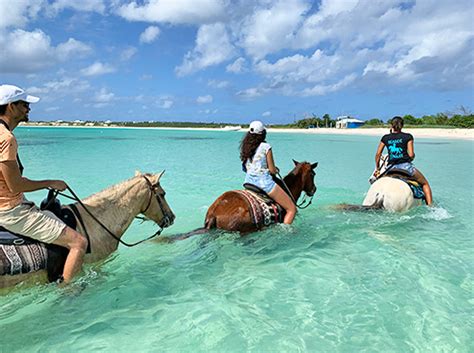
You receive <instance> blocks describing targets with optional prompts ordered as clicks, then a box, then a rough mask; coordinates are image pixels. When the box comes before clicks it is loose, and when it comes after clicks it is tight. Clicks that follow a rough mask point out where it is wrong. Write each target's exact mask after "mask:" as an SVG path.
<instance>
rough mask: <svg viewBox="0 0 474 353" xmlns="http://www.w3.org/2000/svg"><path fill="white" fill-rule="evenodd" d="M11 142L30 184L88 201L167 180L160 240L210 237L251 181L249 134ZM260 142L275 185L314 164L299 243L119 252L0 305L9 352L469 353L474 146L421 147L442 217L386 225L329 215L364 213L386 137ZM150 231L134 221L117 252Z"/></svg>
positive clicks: (55, 135) (286, 233)
mask: <svg viewBox="0 0 474 353" xmlns="http://www.w3.org/2000/svg"><path fill="white" fill-rule="evenodd" d="M15 133H16V135H17V138H18V141H19V145H20V154H21V157H22V161H23V164H24V165H25V176H27V177H29V178H32V179H46V178H60V179H64V180H66V182H68V184H69V185H70V186H71V187H72V188H73V189H74V190H75V191H76V193H77V194H79V195H80V196H81V197H85V196H88V195H90V194H92V193H95V192H98V191H100V190H102V189H104V188H106V187H108V186H109V185H112V184H115V183H118V182H120V181H122V180H124V179H128V178H130V177H132V176H133V175H134V173H135V170H140V171H142V172H159V171H161V170H164V169H165V170H166V173H165V174H164V176H163V178H162V186H163V188H164V189H165V190H166V192H167V195H166V198H167V201H168V203H169V204H170V206H171V208H172V209H173V211H174V213H175V214H176V217H177V218H176V221H175V224H174V225H173V226H172V227H170V228H167V229H166V230H165V231H164V233H163V236H171V235H173V234H178V233H183V232H187V231H190V230H193V229H196V228H199V227H201V226H202V225H203V221H204V216H205V214H206V210H207V208H208V207H209V206H210V204H211V203H212V202H213V201H214V200H215V199H216V198H217V197H218V196H219V195H220V194H221V193H223V192H224V191H227V190H230V189H236V188H240V187H241V185H242V182H243V178H244V175H243V173H242V171H241V166H240V162H239V151H238V147H239V141H240V139H241V138H242V136H243V133H241V132H223V131H183V130H155V129H111V128H109V129H97V128H91V129H88V128H80V129H79V128H28V127H20V128H18V129H17V130H15ZM267 141H268V142H269V143H270V144H271V145H272V146H273V150H274V155H275V160H276V164H277V165H278V166H279V167H280V170H281V172H282V175H284V174H286V173H287V172H288V171H290V169H291V168H292V166H293V162H292V159H296V160H298V161H303V160H305V161H309V162H319V166H318V168H317V170H316V171H317V175H316V181H317V185H318V192H317V194H316V196H315V198H314V200H313V204H312V205H311V206H310V207H309V208H307V209H305V210H301V211H300V212H299V214H298V215H297V218H296V221H295V223H294V225H293V226H292V227H291V228H290V229H287V228H285V227H281V226H275V227H272V228H269V229H267V230H265V231H261V232H257V233H254V234H252V235H249V236H246V237H243V238H240V237H239V236H238V235H236V234H232V233H212V234H204V235H197V236H195V237H192V238H189V239H187V240H183V241H180V242H176V243H173V244H160V243H154V242H153V241H151V242H147V243H144V244H141V245H139V246H137V247H134V248H125V247H122V246H121V247H119V249H118V251H117V252H116V253H115V254H113V255H112V256H110V257H109V258H108V259H107V260H106V261H104V262H103V263H101V264H95V265H92V266H87V267H86V268H85V274H84V275H83V276H82V277H81V278H80V279H79V280H78V282H79V283H77V284H75V285H72V286H71V287H72V289H70V290H68V289H60V288H57V286H56V285H53V284H50V285H42V286H37V287H29V288H25V287H23V286H19V287H18V288H16V289H14V290H12V291H10V292H8V293H5V294H3V295H1V296H0V332H1V333H0V352H71V351H79V352H130V351H134V352H473V351H474V345H473V337H474V327H473V326H474V325H473V314H474V312H473V304H474V299H473V288H474V286H473V284H474V277H473V274H474V271H473V264H474V261H473V258H474V247H473V234H474V229H473V228H474V227H473V216H474V212H473V208H474V205H473V196H474V195H473V190H474V187H473V180H474V178H473V176H474V157H473V156H474V154H473V152H474V150H473V145H474V144H473V142H472V141H463V140H449V139H417V138H416V134H415V152H416V156H417V158H416V163H415V164H416V166H417V167H419V168H420V169H421V170H422V172H423V173H424V174H425V175H426V177H427V178H428V180H429V181H430V183H431V185H432V188H433V195H434V200H435V203H436V207H434V208H431V209H429V208H426V207H419V208H416V209H413V210H411V211H409V212H407V213H404V214H390V213H383V212H372V213H357V212H342V211H337V210H335V209H333V208H332V207H331V206H333V205H335V204H338V203H354V204H357V203H361V202H362V200H363V198H364V194H365V193H366V191H367V190H368V187H369V184H368V182H367V179H368V177H369V175H370V174H371V172H372V170H373V165H374V162H373V159H374V154H375V150H376V147H377V144H378V141H379V138H378V137H368V136H367V137H365V136H342V135H339V136H334V135H311V134H290V133H273V134H269V135H268V137H267ZM45 195H46V192H45V191H41V192H35V193H31V194H29V198H30V199H32V200H34V201H37V202H39V201H41V199H43V198H44V197H45ZM63 203H67V200H63ZM155 229H156V228H155V227H154V226H153V225H152V224H151V223H144V224H140V223H139V222H137V223H134V224H133V225H132V227H131V228H130V229H129V230H128V232H127V233H126V234H125V237H124V239H125V240H128V241H133V240H138V239H140V238H142V237H145V236H147V235H149V234H151V233H152V232H153V231H154V230H155ZM74 286H76V287H74ZM78 286H79V287H80V288H81V290H75V289H74V288H76V289H77V287H78Z"/></svg>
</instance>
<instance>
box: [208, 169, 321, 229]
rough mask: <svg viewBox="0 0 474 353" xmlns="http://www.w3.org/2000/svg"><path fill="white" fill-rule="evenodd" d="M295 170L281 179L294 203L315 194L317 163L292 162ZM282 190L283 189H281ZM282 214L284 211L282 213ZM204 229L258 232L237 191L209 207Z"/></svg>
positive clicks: (224, 195) (230, 192)
mask: <svg viewBox="0 0 474 353" xmlns="http://www.w3.org/2000/svg"><path fill="white" fill-rule="evenodd" d="M293 162H294V163H295V168H294V169H293V170H292V171H291V172H290V173H289V174H288V175H287V176H286V177H284V178H283V181H284V183H285V184H286V185H287V186H288V189H289V191H290V192H291V196H292V197H293V199H294V200H295V201H297V200H298V199H299V197H300V196H301V193H302V192H303V191H304V192H305V193H306V194H307V195H308V196H310V197H311V196H313V195H314V194H315V192H316V185H315V182H314V176H315V175H316V173H315V172H314V169H315V168H316V167H317V166H318V163H314V164H311V163H308V162H302V163H299V162H297V161H295V160H293ZM283 189H285V188H284V187H283ZM283 212H284V211H283ZM204 226H205V228H206V229H208V230H209V229H213V228H218V229H223V230H227V231H238V232H240V233H243V234H244V233H249V232H254V231H256V230H258V228H257V226H256V225H255V223H254V221H253V219H252V215H251V210H250V208H249V205H248V202H247V200H246V199H245V197H244V196H243V195H242V193H240V192H238V191H235V190H234V191H227V192H225V193H224V194H222V195H221V196H219V198H218V199H217V200H216V201H214V203H213V204H212V205H211V206H210V207H209V209H208V211H207V214H206V220H205V224H204Z"/></svg>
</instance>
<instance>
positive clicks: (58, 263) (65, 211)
mask: <svg viewBox="0 0 474 353" xmlns="http://www.w3.org/2000/svg"><path fill="white" fill-rule="evenodd" d="M71 206H72V205H71ZM40 209H41V210H45V211H50V212H52V213H53V214H54V215H56V216H57V217H58V218H59V219H61V220H62V221H63V222H64V223H66V225H67V226H69V227H71V228H72V229H76V227H77V219H76V217H75V214H74V212H73V211H72V210H71V209H70V208H66V207H64V206H61V202H60V201H59V200H58V199H56V196H55V193H54V190H50V191H49V192H48V196H47V197H46V199H44V200H43V201H42V202H41V205H40ZM68 253H69V251H68V249H66V248H64V247H61V246H58V245H54V244H46V243H41V242H39V241H36V240H34V239H31V238H27V237H24V236H22V235H20V234H15V233H12V232H10V231H8V230H7V229H5V228H3V227H1V226H0V275H6V274H9V275H16V274H19V273H29V272H34V271H38V270H41V269H46V270H47V272H48V280H49V281H50V282H54V281H56V280H57V279H59V278H60V277H61V274H62V272H63V268H64V263H65V261H66V257H67V255H68Z"/></svg>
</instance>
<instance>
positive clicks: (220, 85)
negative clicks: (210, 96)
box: [207, 80, 230, 89]
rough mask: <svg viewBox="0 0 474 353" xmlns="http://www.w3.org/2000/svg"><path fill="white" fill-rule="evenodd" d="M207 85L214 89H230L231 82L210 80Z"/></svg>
mask: <svg viewBox="0 0 474 353" xmlns="http://www.w3.org/2000/svg"><path fill="white" fill-rule="evenodd" d="M207 85H208V86H209V87H212V88H219V89H222V88H226V87H229V85H230V82H229V81H219V80H209V81H208V82H207Z"/></svg>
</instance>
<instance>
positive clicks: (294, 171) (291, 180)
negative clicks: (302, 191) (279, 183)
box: [283, 162, 308, 186]
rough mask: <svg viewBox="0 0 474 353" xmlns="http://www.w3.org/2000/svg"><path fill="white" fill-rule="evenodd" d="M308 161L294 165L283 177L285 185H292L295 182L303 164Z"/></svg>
mask: <svg viewBox="0 0 474 353" xmlns="http://www.w3.org/2000/svg"><path fill="white" fill-rule="evenodd" d="M305 163H308V162H301V163H299V164H298V165H296V166H295V167H294V168H293V169H292V170H291V171H290V172H289V173H288V175H287V176H285V177H284V178H283V181H284V182H285V184H286V185H288V186H290V185H293V184H294V183H295V182H296V179H297V178H298V177H299V176H300V171H301V168H302V167H303V165H304V164H305Z"/></svg>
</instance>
